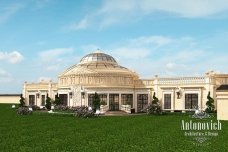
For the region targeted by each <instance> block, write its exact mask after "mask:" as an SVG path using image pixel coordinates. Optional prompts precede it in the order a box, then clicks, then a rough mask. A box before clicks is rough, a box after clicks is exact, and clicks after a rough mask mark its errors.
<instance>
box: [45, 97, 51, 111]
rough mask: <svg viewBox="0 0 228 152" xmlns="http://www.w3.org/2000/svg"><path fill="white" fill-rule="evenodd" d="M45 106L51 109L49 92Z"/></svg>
mask: <svg viewBox="0 0 228 152" xmlns="http://www.w3.org/2000/svg"><path fill="white" fill-rule="evenodd" d="M45 107H46V108H47V109H48V110H51V98H50V97H49V96H48V94H47V99H46V104H45Z"/></svg>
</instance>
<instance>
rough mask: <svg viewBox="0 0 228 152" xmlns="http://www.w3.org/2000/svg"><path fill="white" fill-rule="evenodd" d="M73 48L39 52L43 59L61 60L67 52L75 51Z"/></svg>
mask: <svg viewBox="0 0 228 152" xmlns="http://www.w3.org/2000/svg"><path fill="white" fill-rule="evenodd" d="M73 50H74V49H73V48H55V49H50V50H45V51H41V52H39V57H40V58H41V60H42V61H45V62H53V60H55V61H56V60H61V58H62V57H64V55H66V54H70V53H72V52H73Z"/></svg>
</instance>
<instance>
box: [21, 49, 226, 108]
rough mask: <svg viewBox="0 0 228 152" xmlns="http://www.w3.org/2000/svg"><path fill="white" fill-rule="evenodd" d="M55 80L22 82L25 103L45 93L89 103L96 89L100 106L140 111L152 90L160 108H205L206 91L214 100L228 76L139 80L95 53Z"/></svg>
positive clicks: (74, 103) (69, 101) (35, 101)
mask: <svg viewBox="0 0 228 152" xmlns="http://www.w3.org/2000/svg"><path fill="white" fill-rule="evenodd" d="M58 78H59V81H58V83H52V82H39V83H25V84H24V89H23V95H24V97H25V99H26V104H27V105H29V104H36V105H42V100H43V103H44V100H45V99H46V95H47V94H48V95H49V96H50V97H51V98H52V99H53V100H54V98H55V95H57V93H58V95H59V97H60V99H61V101H62V104H65V105H68V106H91V100H92V96H93V95H94V93H95V92H97V93H98V94H99V95H100V98H102V101H103V104H102V106H101V107H102V108H103V109H104V110H105V111H106V110H124V111H127V112H130V110H131V109H132V108H134V110H135V111H136V112H141V111H142V110H143V109H144V108H145V107H146V106H147V105H148V104H149V103H151V101H152V96H153V94H154V93H155V95H156V97H158V99H159V102H160V104H161V106H162V109H163V110H167V111H186V110H192V109H194V108H195V107H198V108H201V109H204V108H206V107H205V106H206V101H207V94H208V92H210V93H211V97H212V98H214V99H215V105H216V104H217V102H216V88H218V87H219V86H220V85H222V84H228V75H224V74H216V73H214V72H213V71H211V72H208V73H206V74H205V75H204V76H201V77H174V78H160V77H158V76H156V77H154V78H152V79H147V80H144V79H140V78H139V76H138V74H137V73H135V72H132V71H131V70H129V69H127V68H124V67H122V66H120V65H119V64H118V63H117V62H116V61H115V59H114V58H113V57H111V56H109V55H107V54H104V53H101V52H95V53H91V54H88V55H86V56H85V57H83V58H82V59H81V61H80V63H78V64H75V65H73V66H72V67H70V68H68V69H66V70H65V71H64V72H63V73H62V74H60V75H59V76H58Z"/></svg>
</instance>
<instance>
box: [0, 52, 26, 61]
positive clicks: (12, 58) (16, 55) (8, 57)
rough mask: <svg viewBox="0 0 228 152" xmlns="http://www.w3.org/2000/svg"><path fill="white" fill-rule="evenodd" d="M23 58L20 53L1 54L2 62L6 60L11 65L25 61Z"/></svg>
mask: <svg viewBox="0 0 228 152" xmlns="http://www.w3.org/2000/svg"><path fill="white" fill-rule="evenodd" d="M23 58H24V57H23V56H22V54H21V53H19V52H18V51H13V52H0V61H1V60H5V61H7V62H9V63H12V64H15V63H19V62H21V61H22V60H23Z"/></svg>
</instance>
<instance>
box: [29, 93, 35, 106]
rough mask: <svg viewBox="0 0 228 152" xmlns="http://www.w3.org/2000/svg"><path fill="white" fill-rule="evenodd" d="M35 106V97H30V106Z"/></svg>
mask: <svg viewBox="0 0 228 152" xmlns="http://www.w3.org/2000/svg"><path fill="white" fill-rule="evenodd" d="M34 104H35V95H29V105H30V106H33V105H34Z"/></svg>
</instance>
